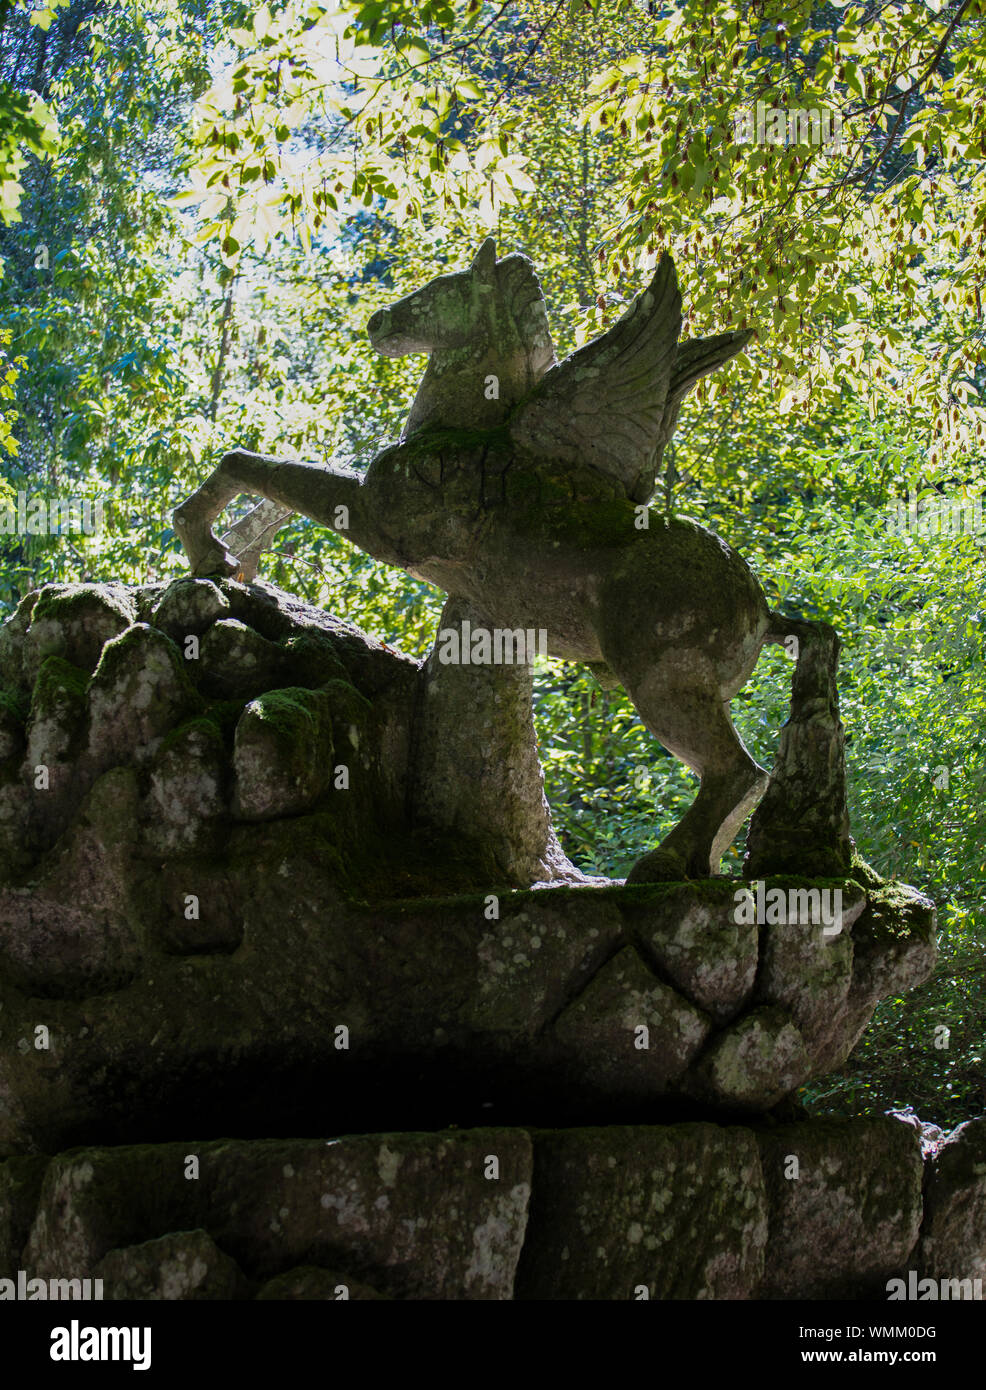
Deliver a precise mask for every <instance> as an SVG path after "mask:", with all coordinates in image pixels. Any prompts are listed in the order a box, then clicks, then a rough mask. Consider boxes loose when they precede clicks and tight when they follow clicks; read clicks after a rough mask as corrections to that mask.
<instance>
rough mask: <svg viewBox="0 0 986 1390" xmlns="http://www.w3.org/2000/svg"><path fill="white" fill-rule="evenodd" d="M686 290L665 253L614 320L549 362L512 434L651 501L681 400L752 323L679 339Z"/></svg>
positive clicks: (733, 348) (535, 449)
mask: <svg viewBox="0 0 986 1390" xmlns="http://www.w3.org/2000/svg"><path fill="white" fill-rule="evenodd" d="M680 332H681V294H680V292H679V289H678V276H677V274H676V272H675V268H674V262H673V261H672V259H671V257H670V256H669V255H668V254H667V253H665V254H664V255H663V256H662V257H661V260H660V263H659V264H658V267H657V270H656V271H655V273H654V278H653V279H652V280H651V282H650V284H649V285H648V286H647V288H646V289H645V290H644V291H643V293H642V294H640V295H638V296H637V298H636V299H635V300H634V302H633V304H631V306H630V308H629V309H628V310H627V312H626V313H625V314H624V315H623V317H622V318H621V319H620V320H619V322H618V323H616V324H614V325H613V327H612V328H611V329H610V330H609V331H608V332H607V333H604V334H603V335H602V337H600V338H596V339H595V341H594V342H591V343H587V344H586V345H585V347H582V348H579V350H578V351H577V352H573V353H572V355H571V357H567V358H566V359H565V360H564V362H560V363H558V364H557V365H556V366H554V367H551V368H550V369H549V370H548V371H547V372H546V373H545V374H544V376H543V377H542V379H541V381H540V382H539V383H538V385H537V387H536V389H535V391H534V392H533V394H532V395H531V396H529V397H528V399H527V400H526V401H524V402H523V403H522V404H521V405H520V406H519V407H518V409H517V411H516V413H515V414H514V415H513V417H512V418H511V421H510V431H511V436H512V438H513V440H514V442H515V443H516V444H518V445H519V446H520V447H522V448H524V449H529V450H530V451H531V452H533V453H535V454H541V455H544V456H546V457H549V458H552V459H556V460H558V461H559V462H562V463H581V464H585V465H588V466H589V467H590V468H594V469H596V470H597V471H598V472H600V473H603V474H605V475H607V476H608V477H611V478H616V479H618V480H619V482H620V483H621V485H622V486H623V488H624V490H625V491H626V494H627V496H628V497H630V498H632V500H633V501H635V502H647V501H649V499H650V497H651V495H652V494H653V491H654V477H655V474H656V472H657V468H658V465H659V463H660V458H661V453H662V452H663V449H664V446H665V445H666V444H667V442H668V440H669V439H670V437H671V434H672V432H673V430H674V425H675V421H676V419H677V415H678V408H679V406H680V404H681V401H682V399H683V397H684V396H685V394H686V392H687V391H688V390H690V388H691V387H692V386H693V385H694V384H695V382H696V381H697V380H698V379H699V377H701V376H704V375H705V373H706V372H710V371H712V370H713V369H714V368H715V367H718V366H720V365H721V363H723V362H725V361H727V360H728V359H729V358H730V357H732V356H733V354H734V353H736V352H738V351H739V350H740V348H741V347H743V345H744V344H745V343H746V342H747V341H748V340H749V337H750V335H749V333H721V334H719V335H718V336H717V337H715V338H696V339H693V340H692V341H691V342H688V343H684V344H682V346H681V347H680V348H679V346H678V335H679V333H680Z"/></svg>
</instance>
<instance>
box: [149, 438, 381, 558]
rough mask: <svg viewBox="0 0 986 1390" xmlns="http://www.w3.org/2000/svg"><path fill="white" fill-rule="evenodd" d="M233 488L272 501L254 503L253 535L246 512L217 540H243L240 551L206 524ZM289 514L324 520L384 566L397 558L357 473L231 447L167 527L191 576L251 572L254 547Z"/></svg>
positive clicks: (255, 555)
mask: <svg viewBox="0 0 986 1390" xmlns="http://www.w3.org/2000/svg"><path fill="white" fill-rule="evenodd" d="M241 492H245V493H252V494H254V495H256V496H260V497H264V498H266V499H267V500H268V502H271V503H276V504H278V505H277V507H275V508H273V509H262V508H257V509H255V511H256V512H258V513H259V514H260V517H261V519H262V522H263V524H262V526H261V527H260V528H259V533H258V534H256V535H255V534H252V533H253V532H254V531H255V530H257V528H256V527H254V526H253V525H251V524H248V523H250V522H251V518H253V516H254V513H251V514H250V516H249V517H247V518H244V521H243V522H242V523H239V524H238V525H237V526H236V527H234V528H233V530H232V531H230V532H228V533H227V535H226V537H225V539H226V540H227V541H230V542H231V543H235V541H236V540H237V539H238V538H239V539H240V540H241V541H242V542H244V545H243V549H242V551H241V554H240V555H236V554H233V553H231V551H230V550H228V549H227V548H226V546H225V545H224V544H223V543H222V541H220V540H219V539H218V538H217V537H216V535H215V533H214V532H213V530H212V524H213V522H214V521H215V519H216V517H217V516H218V515H219V513H220V512H221V511H222V510H223V508H224V507H226V506H228V505H229V503H230V502H231V501H232V500H233V498H234V497H237V496H239V494H240V493H241ZM293 512H300V513H301V514H302V515H304V516H309V517H311V518H312V520H313V521H317V522H320V523H321V524H323V525H326V526H331V527H333V528H334V529H335V530H337V531H339V532H340V533H341V534H342V535H344V536H345V537H346V539H347V540H350V541H352V543H353V544H354V545H357V546H359V548H360V549H361V550H365V551H367V553H368V554H370V555H373V556H374V558H376V559H379V560H383V561H385V562H386V563H388V564H399V563H400V560H399V558H398V557H397V556H396V554H395V553H394V549H393V545H392V544H391V542H390V541H389V539H388V538H387V537H386V536H385V535H384V534H383V533H382V532H381V531H380V528H379V527H378V526H377V525H376V524H375V523H374V520H373V517H372V514H371V508H370V506H369V495H368V493H367V490H366V489H365V488H364V487H363V485H362V479H361V477H360V475H359V474H358V473H354V472H352V471H351V470H349V469H343V468H339V467H338V466H334V467H330V466H324V465H319V464H314V463H299V462H296V461H294V460H290V459H275V458H268V457H267V456H266V455H264V454H251V453H248V452H247V451H246V450H245V449H234V450H233V451H232V452H231V453H228V454H226V455H225V456H224V458H223V459H222V461H221V462H220V464H219V467H218V468H217V469H216V471H215V472H214V473H213V474H212V476H211V477H210V478H207V479H206V481H205V482H204V483H203V484H202V486H201V487H200V488H198V489H197V490H196V491H195V492H193V493H192V495H191V497H189V498H188V499H187V501H185V502H182V504H181V505H180V506H179V507H177V508H176V509H175V511H174V513H173V524H174V528H175V533H176V535H177V536H178V539H179V540H180V541H181V543H182V545H183V546H184V547H185V551H186V553H187V554H188V558H189V562H190V564H191V568H192V570H193V572H194V573H195V574H199V575H206V574H223V575H235V574H243V575H244V577H252V573H253V572H254V571H255V570H256V562H257V559H258V558H259V554H260V551H261V549H262V547H263V545H264V544H265V543H266V541H267V540H268V539H269V538H270V536H272V535H273V533H274V531H276V530H277V528H278V527H279V526H281V525H283V523H284V521H286V520H287V517H288V516H289V515H290V514H291V513H293Z"/></svg>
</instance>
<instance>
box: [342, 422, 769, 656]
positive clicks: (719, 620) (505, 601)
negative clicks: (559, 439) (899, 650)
mask: <svg viewBox="0 0 986 1390" xmlns="http://www.w3.org/2000/svg"><path fill="white" fill-rule="evenodd" d="M364 487H365V488H366V489H367V491H368V498H367V500H368V501H369V502H370V504H371V506H372V509H373V515H374V519H375V521H376V523H377V525H378V526H379V527H380V529H381V530H382V531H384V532H385V533H386V535H387V537H388V540H389V542H390V544H391V546H392V554H391V555H389V556H387V557H381V558H387V559H389V560H390V561H391V563H397V564H400V565H401V566H402V567H403V568H405V569H407V570H408V571H409V572H410V573H411V574H413V575H414V576H415V577H417V578H420V579H423V580H426V581H427V582H429V583H431V584H435V585H437V586H438V587H439V588H441V589H443V590H444V591H445V592H446V593H449V594H454V595H457V596H459V597H461V598H466V599H469V600H470V601H471V602H472V603H473V604H475V605H476V606H477V607H479V608H480V609H482V610H483V611H484V612H486V613H487V614H488V615H489V618H490V621H491V623H493V624H494V625H495V626H498V627H504V628H524V629H527V628H536V629H542V628H543V629H545V630H546V631H547V633H548V650H549V651H550V652H551V654H552V655H554V656H558V657H562V658H565V659H568V660H574V661H588V662H598V661H601V660H603V655H602V651H601V647H600V638H599V630H600V621H599V620H600V614H601V612H602V610H603V609H604V608H606V607H609V606H611V604H612V602H613V596H614V595H617V594H620V595H622V594H623V593H624V592H628V593H631V594H637V593H640V594H642V595H646V601H649V603H650V604H651V611H652V613H653V617H652V618H651V620H650V623H651V626H653V624H654V623H655V622H658V621H661V620H663V621H664V622H666V623H668V625H669V626H668V631H669V636H670V635H671V634H673V640H674V641H675V642H676V643H679V644H680V643H681V642H684V644H685V645H688V644H689V637H688V633H689V631H690V630H692V629H694V631H695V634H696V640H698V639H699V637H700V638H701V640H702V641H703V642H707V641H708V637H709V632H710V623H711V626H713V627H714V628H715V629H716V630H717V631H718V632H720V633H722V634H723V642H724V643H725V645H727V646H728V645H731V643H730V642H728V641H727V639H726V637H725V634H727V633H729V632H730V631H732V632H734V633H735V634H736V636H737V638H739V640H740V641H741V642H742V643H743V645H744V647H746V646H747V645H748V639H749V637H750V635H751V632H753V631H754V630H757V636H756V638H755V641H757V642H758V640H759V632H758V630H759V628H760V627H761V626H762V624H763V622H764V621H765V620H764V617H763V615H764V614H765V613H766V605H765V603H764V600H763V595H762V592H761V590H760V586H759V583H758V582H757V580H756V578H755V576H754V575H753V574H752V572H751V571H750V570H749V569H748V567H747V566H746V565H745V563H744V562H743V561H742V560H741V559H740V557H739V556H738V555H737V554H736V552H735V551H732V550H731V549H730V547H728V546H726V545H725V543H724V542H722V541H721V540H720V539H719V538H718V537H716V536H714V535H713V534H712V533H711V532H709V531H707V530H706V529H705V528H704V527H701V526H698V525H697V524H696V523H695V522H692V521H685V520H680V521H679V520H676V521H671V522H669V521H667V520H666V519H665V518H662V517H661V516H660V515H659V514H657V513H650V514H649V515H648V517H647V522H648V524H647V526H646V527H645V526H642V525H641V509H640V508H639V507H636V506H635V505H634V504H633V503H632V502H630V501H628V500H627V498H626V497H625V496H622V495H621V494H620V492H619V489H618V487H617V485H616V484H612V485H610V484H608V483H607V481H606V480H604V479H600V478H599V475H598V474H596V473H594V472H592V470H589V469H586V470H584V472H582V471H580V470H579V469H577V468H572V467H571V466H569V465H559V466H558V467H557V468H552V467H551V466H550V463H548V464H546V461H545V460H544V458H543V457H542V458H537V459H534V458H530V457H528V456H526V455H525V454H524V452H523V450H519V449H517V448H516V447H515V446H514V444H513V443H512V441H511V439H510V435H509V430H508V428H507V427H501V428H499V429H495V430H487V431H468V430H456V431H448V430H441V431H438V430H436V431H427V432H425V431H422V432H421V433H419V434H416V435H414V436H412V438H411V439H410V440H408V441H406V442H404V443H402V444H398V445H394V446H392V447H391V448H389V449H386V450H384V451H383V452H382V453H381V454H378V455H377V457H376V458H375V459H374V460H373V462H372V464H371V465H370V468H369V470H368V472H367V475H366V480H365V482H364ZM703 575H705V576H707V578H708V584H707V586H705V587H706V588H707V590H708V598H707V599H705V598H703V601H702V602H700V603H698V604H697V605H696V603H695V595H696V593H697V592H698V591H699V590H702V592H703V594H704V589H703V586H701V585H700V584H699V583H698V582H699V579H700V577H701V576H703ZM696 585H698V589H697V588H696ZM620 602H622V599H621V600H620ZM713 606H714V607H715V609H716V610H717V612H716V615H715V618H713V612H712V607H713ZM722 656H723V658H724V659H726V664H727V665H730V666H731V665H732V664H733V662H732V661H731V660H729V659H727V658H726V653H725V651H723V653H722ZM740 660H741V664H742V665H743V666H745V665H746V659H745V656H744V657H742V658H740Z"/></svg>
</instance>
